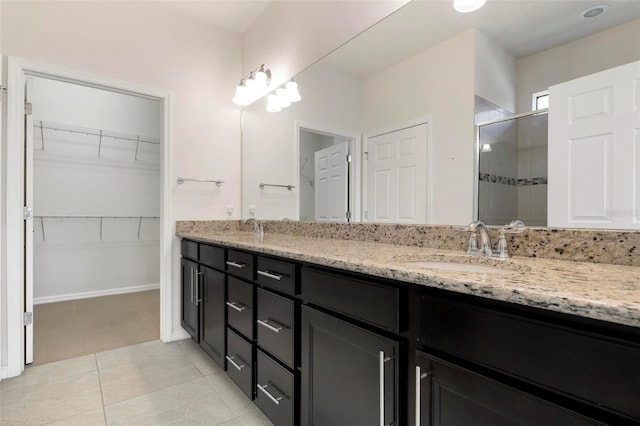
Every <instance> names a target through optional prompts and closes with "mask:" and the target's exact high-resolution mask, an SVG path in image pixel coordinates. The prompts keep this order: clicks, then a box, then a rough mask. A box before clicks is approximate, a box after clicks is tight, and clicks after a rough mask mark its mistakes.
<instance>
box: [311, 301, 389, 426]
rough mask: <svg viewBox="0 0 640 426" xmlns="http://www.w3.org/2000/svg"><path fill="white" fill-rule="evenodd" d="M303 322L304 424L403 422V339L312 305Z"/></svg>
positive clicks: (365, 425) (357, 425)
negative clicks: (400, 372)
mask: <svg viewBox="0 0 640 426" xmlns="http://www.w3.org/2000/svg"><path fill="white" fill-rule="evenodd" d="M301 325H302V335H301V338H302V342H301V343H302V348H301V352H302V363H301V364H302V365H301V370H302V383H301V393H302V401H301V416H302V421H301V423H302V424H303V425H314V426H335V425H349V426H372V425H376V426H377V425H391V424H395V425H398V424H400V422H399V413H398V406H399V402H398V390H399V378H398V366H399V360H398V357H399V344H398V342H395V341H393V340H390V339H387V338H384V337H382V336H379V335H377V334H375V333H372V332H370V331H367V330H365V329H363V328H360V327H357V326H355V325H353V324H350V323H348V322H345V321H342V320H339V319H337V318H335V317H332V316H330V315H327V314H324V313H322V312H319V311H317V310H314V309H310V308H308V307H306V306H304V307H302V314H301ZM381 420H382V421H381Z"/></svg>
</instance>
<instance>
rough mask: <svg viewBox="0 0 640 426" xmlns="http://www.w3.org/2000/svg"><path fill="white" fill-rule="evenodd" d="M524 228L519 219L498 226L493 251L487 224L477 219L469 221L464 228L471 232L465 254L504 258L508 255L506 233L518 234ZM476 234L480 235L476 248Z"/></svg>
mask: <svg viewBox="0 0 640 426" xmlns="http://www.w3.org/2000/svg"><path fill="white" fill-rule="evenodd" d="M525 228H526V227H525V224H524V223H523V222H522V221H521V220H512V221H511V222H509V223H508V224H507V225H505V226H504V227H502V228H500V237H499V238H498V247H497V250H496V251H493V249H492V248H491V237H490V236H489V232H488V230H487V226H486V225H485V224H484V223H482V222H480V221H479V220H477V221H475V222H471V223H470V224H469V226H468V227H467V228H466V230H467V231H470V232H471V237H469V247H468V248H467V254H471V255H474V256H488V257H499V258H501V259H506V258H508V257H509V250H508V248H507V237H506V234H519V233H520V232H522V231H524V230H525ZM478 234H479V235H480V248H478Z"/></svg>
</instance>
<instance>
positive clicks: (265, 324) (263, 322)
mask: <svg viewBox="0 0 640 426" xmlns="http://www.w3.org/2000/svg"><path fill="white" fill-rule="evenodd" d="M270 322H271V323H275V321H273V320H271V319H269V318H267V319H266V320H258V324H260V325H261V326H263V327H264V328H266V329H268V330H271V331H273V332H274V333H280V331H282V330H283V329H285V328H287V327H285V326H284V325H280V324H278V323H276V325H275V326H274V325H271V324H269V323H270Z"/></svg>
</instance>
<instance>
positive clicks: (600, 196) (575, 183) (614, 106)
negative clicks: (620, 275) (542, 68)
mask: <svg viewBox="0 0 640 426" xmlns="http://www.w3.org/2000/svg"><path fill="white" fill-rule="evenodd" d="M549 100H550V105H549V156H548V157H549V160H548V161H549V186H548V197H549V200H548V206H549V207H548V224H549V226H554V227H570V228H609V229H620V228H622V229H626V228H635V229H640V61H638V62H633V63H630V64H627V65H623V66H620V67H616V68H612V69H610V70H606V71H602V72H599V73H596V74H592V75H589V76H586V77H582V78H578V79H576V80H571V81H568V82H566V83H562V84H558V85H556V86H552V87H550V88H549Z"/></svg>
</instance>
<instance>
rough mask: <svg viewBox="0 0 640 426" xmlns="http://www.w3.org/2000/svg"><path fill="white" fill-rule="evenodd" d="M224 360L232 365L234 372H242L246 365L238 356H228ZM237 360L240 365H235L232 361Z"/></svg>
mask: <svg viewBox="0 0 640 426" xmlns="http://www.w3.org/2000/svg"><path fill="white" fill-rule="evenodd" d="M225 358H227V361H229V364H231V365H233V366H234V367H235V369H236V370H238V371H242V369H243V368H245V367H246V366H247V364H245V362H244V361H242V358H240V357H239V356H238V355H234V356H229V355H227V356H226V357H225ZM236 358H238V359H239V360H240V362H241V364H240V365H239V364H237V363H236V362H235V361H234V360H235V359H236Z"/></svg>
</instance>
